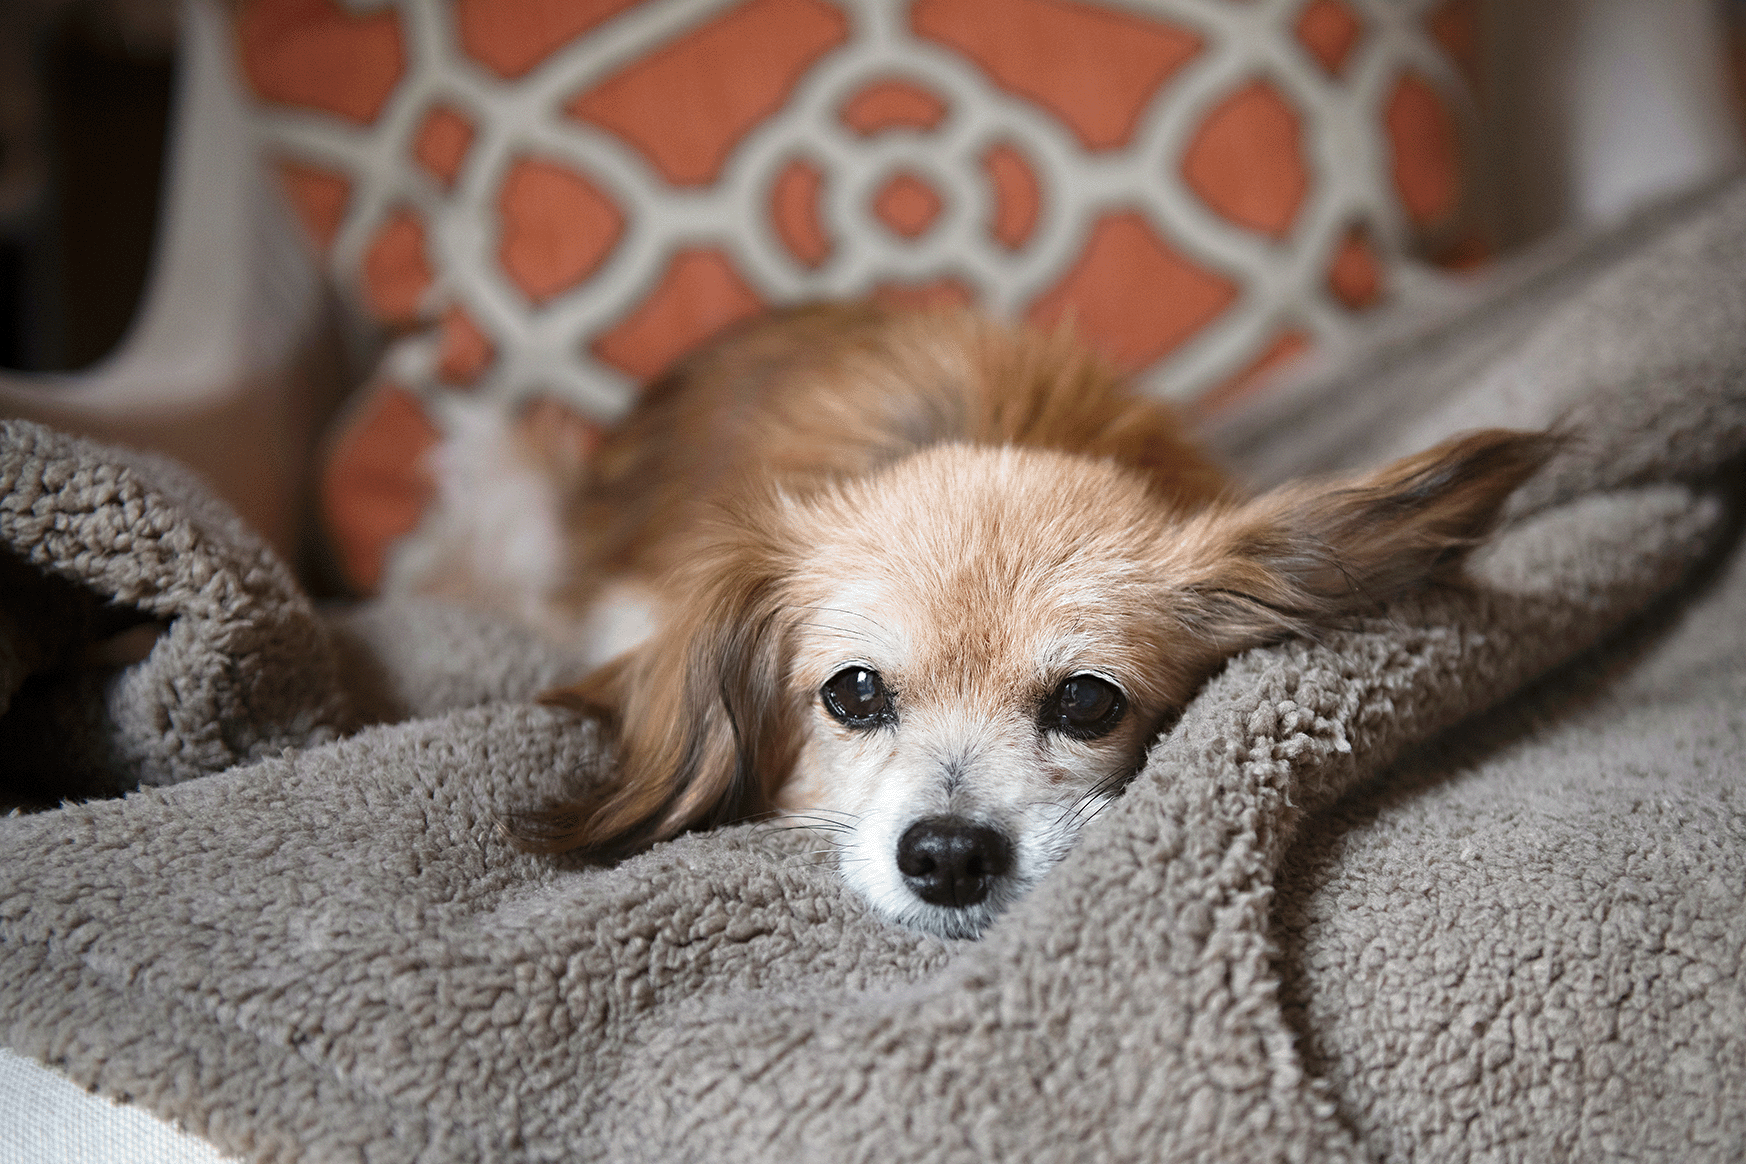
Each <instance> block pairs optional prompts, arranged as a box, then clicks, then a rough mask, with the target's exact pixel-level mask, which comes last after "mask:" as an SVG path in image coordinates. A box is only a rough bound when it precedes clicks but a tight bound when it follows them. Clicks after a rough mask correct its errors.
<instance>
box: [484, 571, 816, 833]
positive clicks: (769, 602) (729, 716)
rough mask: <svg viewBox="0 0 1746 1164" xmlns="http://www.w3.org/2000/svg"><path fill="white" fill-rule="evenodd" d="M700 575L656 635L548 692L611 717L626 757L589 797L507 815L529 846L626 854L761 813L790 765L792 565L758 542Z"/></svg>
mask: <svg viewBox="0 0 1746 1164" xmlns="http://www.w3.org/2000/svg"><path fill="white" fill-rule="evenodd" d="M691 573H692V576H693V577H694V578H695V579H696V585H695V586H694V587H691V588H677V589H676V590H675V591H674V592H677V593H687V592H689V593H690V594H691V595H693V598H692V599H691V601H689V602H688V603H687V605H686V606H685V607H684V608H683V609H677V610H671V611H667V612H664V614H663V618H662V622H661V627H660V629H659V630H658V631H657V632H656V633H655V635H654V636H653V637H652V638H651V639H649V640H648V641H647V642H645V643H644V644H642V645H641V646H639V647H637V648H635V649H633V650H631V651H629V652H627V653H625V654H624V655H621V656H619V657H618V658H617V659H614V660H613V661H611V662H609V663H607V664H606V665H604V666H602V667H600V668H599V669H597V670H596V671H594V672H593V673H592V674H590V675H589V676H587V677H586V678H585V679H583V680H582V681H581V682H580V683H578V684H576V685H575V686H572V687H567V688H560V689H558V690H555V691H550V692H547V693H546V694H545V695H543V696H541V697H540V702H542V703H545V704H548V705H551V706H558V707H568V708H572V709H574V710H577V711H581V712H584V713H587V714H592V715H595V716H598V717H599V718H601V719H602V720H603V721H604V722H605V723H606V725H607V726H608V728H609V729H610V730H611V731H612V733H613V735H614V736H615V737H616V739H617V741H618V754H617V766H616V771H615V773H614V774H613V776H612V777H611V778H609V779H608V780H606V781H605V782H604V783H602V784H599V785H597V786H595V787H593V788H591V789H589V790H588V791H587V792H586V793H585V794H584V795H583V796H582V797H581V798H579V799H577V800H575V801H573V802H571V803H568V804H564V805H561V806H559V807H557V808H554V809H551V810H548V811H544V812H537V813H527V814H522V815H518V816H516V817H514V818H512V819H511V820H509V821H507V822H506V823H507V825H508V828H509V831H510V833H511V835H512V836H514V837H515V838H516V839H517V840H518V841H519V842H521V843H522V844H523V845H524V846H525V847H528V848H532V849H536V850H541V851H546V852H568V851H571V850H583V851H585V852H586V853H588V854H590V855H594V856H599V857H602V858H612V857H617V856H622V855H624V854H627V853H630V852H634V851H636V850H638V849H641V848H644V847H647V846H648V845H651V844H653V843H654V842H656V841H661V840H666V839H668V838H671V837H674V836H676V835H678V834H679V833H681V832H684V831H685V830H686V829H689V828H695V827H703V826H709V825H714V824H721V823H726V822H728V821H731V820H736V819H740V818H742V817H745V816H749V815H753V814H755V813H757V812H759V811H761V810H762V809H763V808H764V807H766V801H767V799H768V794H769V792H770V791H771V789H769V788H767V787H765V783H766V782H768V781H770V780H773V779H779V778H780V777H781V776H782V775H784V774H786V772H787V770H788V768H789V767H790V766H791V765H792V763H793V761H794V748H795V744H796V741H795V734H794V733H795V725H794V723H793V722H792V720H793V714H794V709H792V708H790V707H788V706H787V698H786V695H787V693H786V691H785V690H784V685H783V680H784V677H785V671H786V666H787V634H788V628H787V626H786V625H785V622H784V617H783V604H782V601H781V596H780V588H781V577H780V574H779V573H778V572H777V570H776V569H775V568H774V564H773V562H772V560H771V557H770V555H769V554H767V553H764V552H761V551H760V550H758V549H757V548H756V547H755V546H752V545H748V544H723V545H720V546H717V547H714V548H712V549H706V550H704V551H702V552H700V554H699V555H698V556H697V558H696V559H695V560H694V561H693V563H692V567H691Z"/></svg>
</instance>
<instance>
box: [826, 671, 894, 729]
mask: <svg viewBox="0 0 1746 1164" xmlns="http://www.w3.org/2000/svg"><path fill="white" fill-rule="evenodd" d="M818 694H819V698H820V699H822V700H824V705H825V710H826V711H828V712H830V713H831V715H833V716H835V717H836V718H837V719H838V720H840V721H841V722H842V723H845V724H847V725H848V726H849V727H853V728H864V727H874V726H876V725H878V724H882V723H887V722H889V721H890V719H891V696H890V694H889V693H887V692H886V690H885V681H884V680H883V679H881V678H880V677H879V672H877V671H870V670H868V669H867V668H866V667H845V668H843V669H842V670H841V671H838V672H837V673H836V674H835V675H832V676H831V677H830V678H829V679H827V680H825V685H824V686H823V687H821V688H819V692H818Z"/></svg>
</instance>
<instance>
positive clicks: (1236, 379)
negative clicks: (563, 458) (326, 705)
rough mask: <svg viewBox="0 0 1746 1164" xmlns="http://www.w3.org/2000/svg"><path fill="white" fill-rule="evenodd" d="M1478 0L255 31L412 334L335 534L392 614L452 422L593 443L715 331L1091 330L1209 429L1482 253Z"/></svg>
mask: <svg viewBox="0 0 1746 1164" xmlns="http://www.w3.org/2000/svg"><path fill="white" fill-rule="evenodd" d="M1476 21H1477V3H1476V0H1444V2H1441V3H1431V4H1426V3H1422V2H1421V3H1387V4H1377V3H1368V2H1363V0H1307V2H1305V3H1301V4H1279V3H1262V2H1260V0H1100V2H1094V0H911V2H909V3H895V2H893V0H641V2H637V0H393V2H389V3H382V2H380V0H378V2H375V3H364V2H362V0H360V2H357V3H355V4H353V5H351V6H350V7H343V6H341V5H340V4H338V3H336V2H335V0H249V2H248V3H246V4H245V6H244V8H243V10H242V13H241V17H240V20H239V24H238V44H239V51H240V53H241V58H242V63H243V67H244V71H245V73H246V75H247V77H248V78H249V80H250V82H251V84H252V85H253V87H254V89H255V92H256V94H257V95H258V96H259V98H260V99H261V102H262V113H261V124H262V131H263V134H264V137H265V139H266V141H267V143H268V148H269V149H270V150H271V151H272V153H273V155H274V156H275V158H276V160H277V165H278V168H279V172H280V173H281V175H282V176H283V178H284V181H285V184H286V187H287V189H288V191H289V193H290V196H291V199H292V201H293V203H294V205H295V206H296V208H297V209H298V211H299V213H300V214H301V216H302V217H303V219H304V221H305V222H306V224H307V225H308V227H309V231H310V233H311V235H312V237H313V238H314V239H315V240H316V242H317V244H318V245H319V246H320V247H321V248H322V250H323V252H324V254H325V256H326V261H327V263H328V264H329V267H330V269H331V271H332V272H333V274H334V275H335V277H336V279H337V280H338V282H339V283H340V285H341V286H342V287H344V288H347V289H349V291H350V293H351V295H352V296H353V298H354V301H355V302H356V303H357V305H358V306H359V307H360V308H361V309H362V310H363V311H366V312H368V313H369V314H370V315H371V316H373V317H374V318H375V319H377V320H378V321H380V322H381V323H382V324H383V325H386V326H387V327H389V328H393V329H398V330H400V331H402V332H403V333H404V334H403V335H402V338H401V339H399V340H398V341H397V342H396V343H395V345H394V346H393V347H392V349H391V350H390V352H389V354H388V357H387V360H386V362H385V364H384V366H383V369H382V373H381V375H380V376H379V378H378V381H377V383H376V384H375V385H374V386H373V387H372V388H371V390H370V391H369V392H368V393H367V395H366V396H365V397H364V398H363V399H362V400H361V401H360V402H358V404H357V405H356V406H355V407H354V408H353V410H352V412H351V414H350V417H349V421H348V424H347V426H346V428H345V430H344V432H343V433H341V434H340V436H339V437H338V438H337V440H336V441H335V443H334V445H333V449H332V452H331V454H330V460H329V464H328V466H327V468H326V472H325V476H324V491H323V505H324V513H325V516H326V519H327V521H328V523H329V529H330V532H331V533H332V535H333V537H334V541H335V544H336V546H337V547H338V548H339V550H340V554H341V558H342V562H343V564H344V566H345V569H346V571H347V573H348V575H349V576H350V577H351V578H352V580H353V581H354V582H355V583H357V584H358V585H360V586H361V587H365V588H367V587H369V586H371V585H373V584H374V582H375V581H376V579H377V578H378V577H379V575H380V573H381V570H382V566H383V562H384V561H385V555H386V553H387V552H388V550H389V547H390V546H391V544H392V543H393V542H394V541H395V539H397V538H401V537H404V536H406V535H408V534H412V533H413V532H414V531H415V528H416V526H417V523H418V518H419V512H420V509H421V507H422V505H423V504H424V501H425V498H426V496H427V490H428V485H427V483H426V482H425V481H424V480H423V478H422V476H421V472H420V470H419V467H418V466H419V461H420V458H421V457H422V456H423V454H424V453H425V452H426V451H427V450H428V449H429V448H430V447H432V446H433V445H435V444H436V443H437V442H438V441H440V439H441V434H442V433H443V431H444V430H445V429H446V428H447V427H448V426H450V425H452V424H453V423H456V421H457V418H458V417H460V416H461V415H462V414H464V413H465V412H467V411H468V410H476V409H500V410H514V409H519V408H523V407H526V406H527V405H528V404H529V403H530V402H531V401H532V400H534V399H535V398H541V399H545V400H547V401H555V402H557V403H560V404H562V405H563V406H565V407H567V408H568V409H570V410H572V411H573V412H575V413H576V414H578V415H580V416H581V417H583V418H585V419H586V420H587V421H589V422H593V423H604V422H608V421H610V420H611V419H612V418H614V417H615V416H617V415H618V414H620V413H621V412H622V411H623V410H624V409H625V408H626V407H627V405H628V404H629V402H630V401H631V399H632V398H633V396H634V394H635V392H636V389H637V385H638V383H639V382H640V381H642V380H643V379H645V378H646V377H648V376H649V375H651V374H652V373H654V372H656V371H657V370H659V369H660V368H661V367H662V366H663V365H665V364H666V363H668V362H669V361H670V360H671V359H673V357H675V356H676V355H677V354H679V353H680V352H682V351H683V350H685V349H686V348H688V347H690V346H691V345H693V344H695V343H697V342H698V341H700V340H702V339H704V338H706V337H707V336H708V335H710V334H711V333H712V332H714V331H716V330H717V329H719V328H721V327H722V326H724V325H726V324H728V323H731V322H734V321H736V320H739V319H742V318H744V317H746V316H749V315H751V314H753V313H755V312H757V311H758V310H760V309H761V308H763V307H765V306H767V305H769V304H773V303H779V302H786V301H792V300H796V299H806V298H817V297H821V296H830V297H836V296H860V295H868V294H880V295H887V296H892V297H898V298H913V299H918V300H935V299H948V300H957V301H963V302H974V303H977V304H980V305H982V306H983V307H985V308H987V309H990V310H992V311H994V312H996V313H998V314H1001V315H1005V316H1009V317H1016V318H1023V319H1028V320H1032V321H1035V322H1038V323H1042V324H1053V323H1056V322H1059V321H1062V320H1071V322H1072V325H1073V326H1074V327H1075V328H1077V329H1078V331H1079V332H1080V333H1081V334H1082V335H1084V336H1085V337H1086V338H1087V339H1089V340H1090V341H1091V342H1092V343H1093V344H1095V345H1097V346H1099V347H1101V348H1102V349H1103V350H1105V351H1106V352H1107V353H1108V354H1109V355H1110V356H1112V357H1113V358H1114V359H1115V360H1116V361H1117V362H1119V363H1120V364H1121V365H1122V366H1123V367H1125V368H1127V369H1129V370H1131V371H1132V372H1133V373H1134V374H1135V375H1136V376H1137V378H1138V379H1139V380H1140V381H1141V382H1142V383H1144V384H1145V385H1147V386H1148V387H1149V388H1150V389H1152V390H1154V391H1157V392H1159V393H1163V394H1168V395H1170V396H1172V397H1175V398H1178V399H1183V400H1199V401H1201V402H1203V403H1204V404H1206V405H1208V406H1216V405H1217V404H1219V403H1222V402H1224V401H1227V400H1229V399H1232V398H1234V397H1236V396H1238V395H1240V394H1242V393H1243V392H1244V391H1246V390H1248V389H1249V388H1251V387H1252V386H1253V385H1254V384H1255V383H1257V382H1258V381H1259V380H1260V379H1261V378H1262V377H1263V376H1264V375H1265V374H1266V373H1267V372H1268V371H1270V370H1271V369H1273V368H1275V367H1277V366H1279V365H1280V364H1282V363H1284V362H1286V361H1288V360H1289V359H1290V358H1291V357H1293V356H1295V355H1296V354H1298V353H1300V352H1302V351H1304V350H1307V349H1309V348H1311V347H1313V346H1314V345H1316V344H1318V343H1324V342H1326V341H1328V340H1330V339H1333V338H1336V337H1338V336H1339V335H1340V334H1341V333H1342V332H1343V331H1345V330H1346V329H1348V328H1349V327H1350V326H1351V321H1352V319H1353V317H1354V315H1355V313H1361V312H1363V311H1365V310H1367V309H1369V308H1371V307H1373V306H1375V305H1376V304H1378V303H1381V302H1383V301H1384V300H1386V299H1387V298H1388V296H1389V294H1390V291H1391V288H1392V287H1393V286H1395V285H1397V284H1398V283H1399V282H1400V280H1401V279H1402V278H1404V277H1408V272H1409V271H1410V270H1411V269H1412V267H1413V264H1414V263H1415V261H1417V260H1420V259H1423V258H1425V257H1440V256H1443V255H1449V254H1462V253H1466V252H1468V251H1470V250H1471V249H1472V247H1473V245H1474V240H1475V239H1477V238H1480V237H1482V235H1481V234H1480V232H1479V231H1478V229H1477V226H1478V223H1477V219H1476V216H1475V207H1476V206H1477V204H1478V199H1476V198H1475V197H1474V194H1473V191H1472V189H1471V186H1470V182H1469V180H1468V176H1467V174H1466V172H1465V171H1464V167H1463V163H1464V159H1465V157H1467V156H1468V154H1469V152H1470V151H1469V150H1468V149H1467V142H1466V139H1467V135H1468V133H1469V132H1470V127H1471V124H1472V116H1471V114H1472V109H1471V96H1470V92H1469V90H1470V86H1469V84H1468V77H1467V74H1468V73H1470V72H1471V70H1472V65H1473V61H1474V57H1475V50H1476Z"/></svg>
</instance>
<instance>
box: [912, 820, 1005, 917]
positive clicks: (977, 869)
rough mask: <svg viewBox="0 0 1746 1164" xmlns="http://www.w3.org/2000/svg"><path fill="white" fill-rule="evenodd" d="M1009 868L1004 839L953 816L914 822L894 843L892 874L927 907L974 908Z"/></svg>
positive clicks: (998, 834) (997, 833)
mask: <svg viewBox="0 0 1746 1164" xmlns="http://www.w3.org/2000/svg"><path fill="white" fill-rule="evenodd" d="M1011 869H1012V842H1011V841H1009V840H1007V839H1006V835H1005V834H1004V833H1002V832H1001V831H1000V830H998V829H993V828H989V827H988V826H987V825H979V824H973V823H971V822H970V821H967V820H963V819H961V818H959V817H955V816H930V817H927V818H925V819H923V820H918V821H916V822H915V823H914V824H912V825H910V826H909V828H908V829H907V830H905V832H904V834H903V836H901V837H899V838H898V840H897V871H898V872H899V873H901V874H903V880H904V882H905V884H907V885H908V886H909V887H910V889H911V890H912V891H913V892H914V893H915V895H916V896H917V897H919V898H921V899H922V900H923V901H926V902H930V903H932V904H933V905H949V906H952V907H954V908H962V907H964V906H967V905H975V904H976V903H977V902H979V901H981V900H982V899H983V898H985V897H987V896H988V891H989V889H991V888H992V887H993V885H994V883H995V881H997V880H998V879H1000V878H1001V877H1004V876H1005V875H1006V874H1007V872H1008V871H1009V870H1011Z"/></svg>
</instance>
